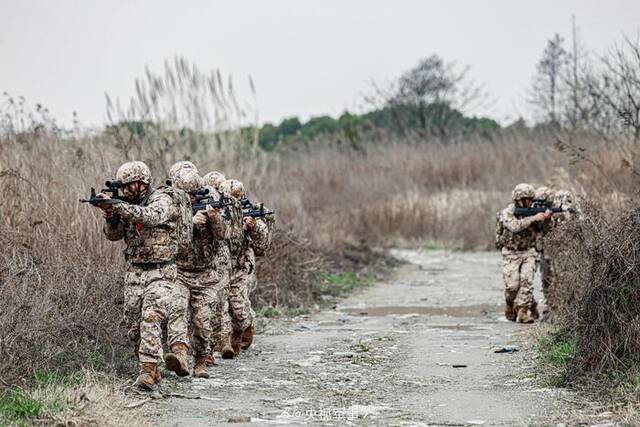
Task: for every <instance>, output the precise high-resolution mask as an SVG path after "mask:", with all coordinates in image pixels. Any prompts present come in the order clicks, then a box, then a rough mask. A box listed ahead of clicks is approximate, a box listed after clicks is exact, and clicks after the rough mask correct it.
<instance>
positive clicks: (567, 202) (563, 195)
mask: <svg viewBox="0 0 640 427" xmlns="http://www.w3.org/2000/svg"><path fill="white" fill-rule="evenodd" d="M553 202H554V204H556V205H558V206H561V207H563V208H571V207H574V198H573V194H571V192H570V191H567V190H560V191H557V192H556V194H555V197H554V199H553Z"/></svg>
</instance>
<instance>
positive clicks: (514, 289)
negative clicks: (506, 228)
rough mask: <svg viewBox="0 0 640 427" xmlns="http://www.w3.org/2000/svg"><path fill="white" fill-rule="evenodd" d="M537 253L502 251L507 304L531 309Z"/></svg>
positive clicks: (533, 251) (529, 251)
mask: <svg viewBox="0 0 640 427" xmlns="http://www.w3.org/2000/svg"><path fill="white" fill-rule="evenodd" d="M536 261H537V257H536V251H535V249H534V248H531V249H529V250H526V251H509V250H506V249H503V250H502V279H503V280H504V298H505V301H506V302H507V304H511V303H515V305H516V306H521V307H525V308H531V307H532V305H533V303H534V299H533V277H534V275H535V273H536Z"/></svg>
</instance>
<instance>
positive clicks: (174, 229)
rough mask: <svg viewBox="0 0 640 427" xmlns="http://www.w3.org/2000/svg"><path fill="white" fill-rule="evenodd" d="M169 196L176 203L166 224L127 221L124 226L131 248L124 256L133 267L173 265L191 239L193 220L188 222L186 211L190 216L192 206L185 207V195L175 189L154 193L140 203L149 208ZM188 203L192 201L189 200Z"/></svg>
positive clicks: (128, 247) (155, 191)
mask: <svg viewBox="0 0 640 427" xmlns="http://www.w3.org/2000/svg"><path fill="white" fill-rule="evenodd" d="M164 195H167V196H169V197H170V198H171V200H172V205H171V212H170V218H169V220H168V221H166V222H165V223H163V224H159V225H156V226H154V227H150V226H145V225H142V224H138V223H135V222H133V221H127V222H126V223H125V224H124V241H125V243H126V245H127V247H126V249H125V251H124V256H125V259H126V260H127V261H128V262H131V263H133V264H149V263H163V262H173V261H175V260H176V256H177V254H178V247H179V246H183V245H185V244H188V242H189V241H190V240H191V237H190V236H191V219H190V217H189V221H188V222H185V220H186V218H187V217H186V216H185V212H186V213H187V214H188V215H190V214H191V207H190V205H189V206H186V205H185V200H184V198H183V195H184V193H183V194H182V195H181V194H180V192H178V191H175V190H173V189H172V188H171V187H166V188H160V189H156V190H151V192H150V193H149V195H148V196H147V197H146V198H145V200H144V201H143V202H142V203H141V204H140V206H148V205H150V204H151V203H153V202H154V201H155V200H158V198H160V197H163V196H164ZM186 202H187V203H188V199H187V200H186Z"/></svg>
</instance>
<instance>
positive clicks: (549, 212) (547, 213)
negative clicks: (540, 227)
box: [543, 209, 553, 219]
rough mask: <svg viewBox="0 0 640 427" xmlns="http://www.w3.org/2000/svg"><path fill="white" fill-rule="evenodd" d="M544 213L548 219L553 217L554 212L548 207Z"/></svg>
mask: <svg viewBox="0 0 640 427" xmlns="http://www.w3.org/2000/svg"><path fill="white" fill-rule="evenodd" d="M543 215H544V219H548V218H551V216H552V215H553V212H552V211H550V210H549V209H547V210H546V211H544V214H543Z"/></svg>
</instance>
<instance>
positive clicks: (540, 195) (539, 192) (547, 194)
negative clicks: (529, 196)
mask: <svg viewBox="0 0 640 427" xmlns="http://www.w3.org/2000/svg"><path fill="white" fill-rule="evenodd" d="M555 194H556V193H555V191H553V190H552V189H550V188H549V187H539V188H536V192H535V193H534V195H533V198H534V199H538V200H544V201H545V202H552V201H553V198H554V196H555Z"/></svg>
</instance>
